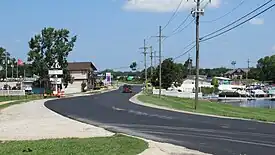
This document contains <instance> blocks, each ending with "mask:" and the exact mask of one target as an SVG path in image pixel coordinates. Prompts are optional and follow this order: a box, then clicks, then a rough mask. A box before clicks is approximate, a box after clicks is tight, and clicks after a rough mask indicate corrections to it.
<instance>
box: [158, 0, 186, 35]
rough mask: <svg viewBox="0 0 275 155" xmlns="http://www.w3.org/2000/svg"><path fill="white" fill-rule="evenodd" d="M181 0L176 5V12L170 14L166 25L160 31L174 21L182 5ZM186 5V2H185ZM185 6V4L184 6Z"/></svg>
mask: <svg viewBox="0 0 275 155" xmlns="http://www.w3.org/2000/svg"><path fill="white" fill-rule="evenodd" d="M182 2H183V0H181V1H180V3H179V4H178V6H177V8H176V10H175V11H174V13H173V14H172V16H171V17H170V19H169V20H168V22H167V23H166V25H165V26H164V27H163V28H162V30H164V29H165V28H166V27H167V26H168V25H169V24H170V23H171V22H172V20H173V19H175V17H176V15H177V13H178V11H179V9H180V7H181V4H182ZM186 3H187V1H186ZM184 5H185V4H184Z"/></svg>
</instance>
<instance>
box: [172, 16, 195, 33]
mask: <svg viewBox="0 0 275 155" xmlns="http://www.w3.org/2000/svg"><path fill="white" fill-rule="evenodd" d="M190 16H191V14H188V16H186V18H185V19H184V20H183V21H182V22H181V23H180V25H179V26H178V27H177V28H176V29H174V30H173V32H172V33H175V32H176V31H177V30H178V29H179V28H180V27H181V26H182V25H183V24H185V22H186V21H187V20H188V19H189V17H190Z"/></svg>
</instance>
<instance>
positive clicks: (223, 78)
mask: <svg viewBox="0 0 275 155" xmlns="http://www.w3.org/2000/svg"><path fill="white" fill-rule="evenodd" d="M214 78H215V79H217V80H231V79H229V78H225V77H214Z"/></svg>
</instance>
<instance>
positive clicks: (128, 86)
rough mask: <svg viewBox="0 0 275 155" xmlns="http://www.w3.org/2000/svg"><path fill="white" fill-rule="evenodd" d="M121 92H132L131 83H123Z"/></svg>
mask: <svg viewBox="0 0 275 155" xmlns="http://www.w3.org/2000/svg"><path fill="white" fill-rule="evenodd" d="M122 92H123V93H132V86H131V85H127V84H125V85H123V91H122Z"/></svg>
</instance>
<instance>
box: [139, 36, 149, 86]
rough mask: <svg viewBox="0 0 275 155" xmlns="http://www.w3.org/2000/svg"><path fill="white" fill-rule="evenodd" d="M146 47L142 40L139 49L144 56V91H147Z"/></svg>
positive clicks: (144, 41)
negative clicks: (141, 45)
mask: <svg viewBox="0 0 275 155" xmlns="http://www.w3.org/2000/svg"><path fill="white" fill-rule="evenodd" d="M147 48H148V47H146V40H145V39H144V40H143V47H141V48H140V49H143V52H142V53H143V55H144V74H145V82H144V84H145V89H147V66H146V56H147V52H146V50H147Z"/></svg>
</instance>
